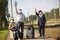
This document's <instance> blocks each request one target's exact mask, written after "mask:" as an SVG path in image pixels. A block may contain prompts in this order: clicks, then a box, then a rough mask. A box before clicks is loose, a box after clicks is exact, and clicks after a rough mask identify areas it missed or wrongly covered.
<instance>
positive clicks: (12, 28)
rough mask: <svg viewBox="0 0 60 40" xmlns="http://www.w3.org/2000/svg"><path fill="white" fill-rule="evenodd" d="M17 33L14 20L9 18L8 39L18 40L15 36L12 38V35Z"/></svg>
mask: <svg viewBox="0 0 60 40" xmlns="http://www.w3.org/2000/svg"><path fill="white" fill-rule="evenodd" d="M14 33H17V28H16V24H15V22H14V18H10V23H9V35H10V36H9V37H10V39H11V40H18V37H17V35H16V36H14V35H13V34H14Z"/></svg>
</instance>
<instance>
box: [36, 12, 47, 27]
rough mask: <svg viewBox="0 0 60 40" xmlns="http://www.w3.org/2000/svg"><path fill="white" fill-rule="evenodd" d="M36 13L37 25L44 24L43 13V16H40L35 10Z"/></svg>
mask: <svg viewBox="0 0 60 40" xmlns="http://www.w3.org/2000/svg"><path fill="white" fill-rule="evenodd" d="M36 15H37V16H38V26H45V22H46V18H45V15H44V14H43V16H42V17H40V16H39V14H38V13H37V12H36Z"/></svg>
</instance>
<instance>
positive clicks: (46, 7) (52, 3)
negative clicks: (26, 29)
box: [8, 0, 59, 19]
mask: <svg viewBox="0 0 60 40" xmlns="http://www.w3.org/2000/svg"><path fill="white" fill-rule="evenodd" d="M15 1H17V3H18V5H17V8H18V10H19V9H20V8H21V9H22V10H23V13H24V14H25V16H26V17H27V16H28V12H29V15H31V14H35V13H34V8H36V9H37V11H38V10H39V9H41V10H42V11H43V12H46V11H48V12H49V11H50V10H51V9H52V8H58V7H59V0H12V2H13V16H14V18H15V19H16V12H15V8H14V4H15ZM8 8H9V13H10V15H11V6H10V0H9V4H8Z"/></svg>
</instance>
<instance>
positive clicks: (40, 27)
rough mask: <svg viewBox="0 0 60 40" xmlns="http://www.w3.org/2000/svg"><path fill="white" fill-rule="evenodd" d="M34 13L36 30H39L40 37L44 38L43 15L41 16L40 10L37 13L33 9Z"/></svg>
mask: <svg viewBox="0 0 60 40" xmlns="http://www.w3.org/2000/svg"><path fill="white" fill-rule="evenodd" d="M35 13H36V15H37V17H38V29H39V34H40V37H44V36H45V22H46V18H45V15H44V14H43V12H42V10H39V11H38V12H37V11H36V9H35Z"/></svg>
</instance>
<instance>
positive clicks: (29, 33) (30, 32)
mask: <svg viewBox="0 0 60 40" xmlns="http://www.w3.org/2000/svg"><path fill="white" fill-rule="evenodd" d="M26 32H27V33H26V37H27V38H28V39H32V38H34V27H33V25H29V26H28V28H27V31H26Z"/></svg>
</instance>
